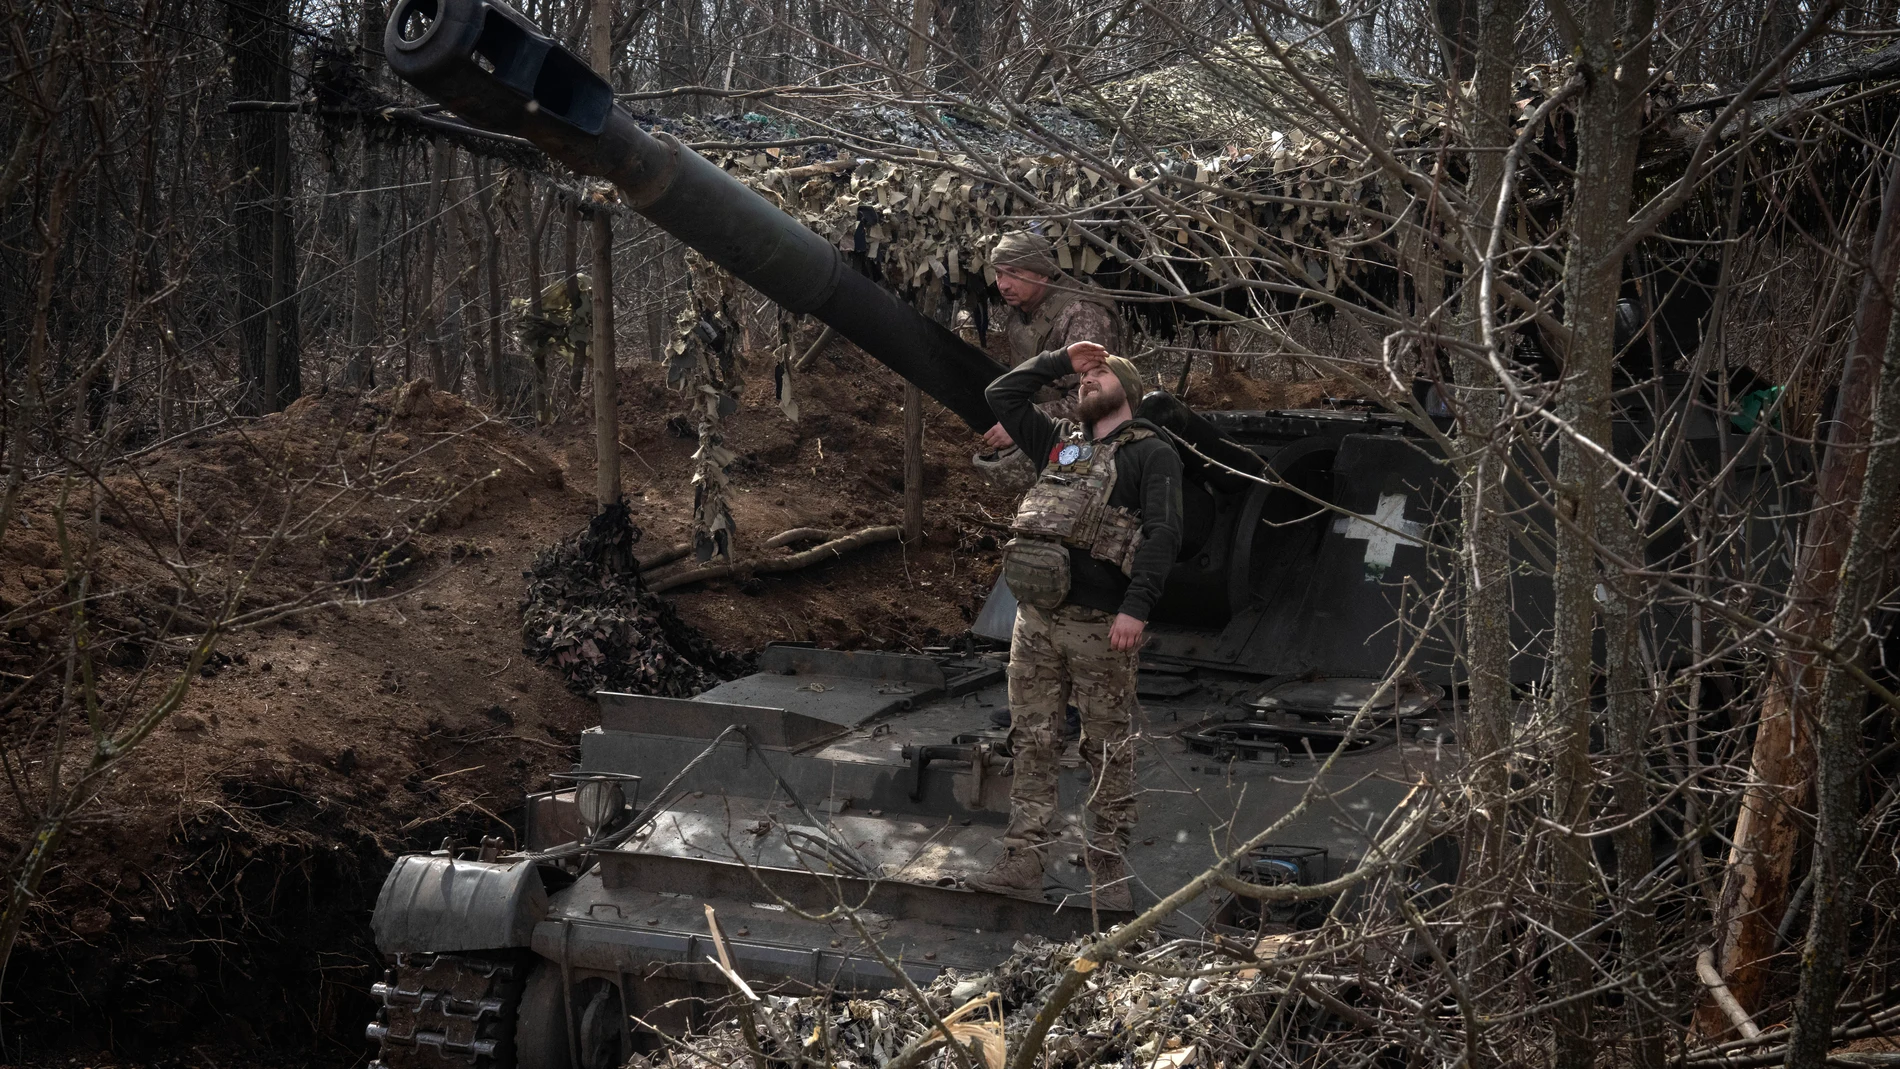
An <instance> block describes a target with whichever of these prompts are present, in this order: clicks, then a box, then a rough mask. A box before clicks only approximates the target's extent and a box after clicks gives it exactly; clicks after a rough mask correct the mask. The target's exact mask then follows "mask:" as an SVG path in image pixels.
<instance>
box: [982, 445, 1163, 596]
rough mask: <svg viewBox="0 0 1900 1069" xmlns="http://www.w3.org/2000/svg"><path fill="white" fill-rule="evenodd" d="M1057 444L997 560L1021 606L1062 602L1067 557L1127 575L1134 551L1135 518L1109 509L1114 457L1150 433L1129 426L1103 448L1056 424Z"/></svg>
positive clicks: (1066, 587)
mask: <svg viewBox="0 0 1900 1069" xmlns="http://www.w3.org/2000/svg"><path fill="white" fill-rule="evenodd" d="M1056 436H1057V441H1056V445H1055V448H1053V449H1051V450H1049V457H1048V460H1047V462H1046V463H1045V464H1044V465H1043V468H1042V474H1041V475H1040V476H1039V477H1038V478H1037V479H1036V484H1035V485H1034V486H1032V487H1030V488H1029V492H1028V493H1027V494H1024V495H1023V503H1022V505H1021V506H1020V507H1019V508H1017V510H1016V520H1015V522H1014V523H1012V524H1010V530H1011V531H1013V532H1014V533H1015V535H1016V537H1015V538H1013V539H1011V540H1010V542H1009V545H1008V546H1006V547H1005V548H1004V553H1003V580H1004V581H1005V582H1007V583H1008V584H1009V590H1010V593H1012V594H1014V595H1016V600H1017V601H1019V602H1022V603H1023V604H1025V605H1033V606H1035V607H1036V608H1039V609H1044V610H1048V609H1054V608H1056V607H1057V606H1059V605H1061V604H1062V602H1063V599H1065V598H1067V597H1068V596H1069V550H1070V549H1072V548H1073V549H1081V550H1087V551H1088V554H1089V556H1091V557H1094V558H1095V559H1096V560H1099V561H1103V562H1106V563H1108V564H1113V565H1114V566H1116V567H1117V568H1120V569H1121V570H1122V574H1123V575H1131V574H1133V572H1134V566H1135V549H1136V547H1138V546H1139V545H1140V544H1141V517H1140V516H1138V515H1136V514H1135V512H1134V511H1133V510H1131V509H1125V508H1122V507H1120V506H1117V505H1110V504H1109V503H1108V498H1109V495H1111V494H1113V493H1114V492H1115V453H1116V452H1117V451H1118V450H1119V449H1120V448H1121V447H1122V446H1124V445H1126V444H1128V443H1130V442H1138V441H1141V440H1142V439H1143V438H1153V437H1154V436H1155V432H1154V431H1152V430H1149V429H1148V428H1146V427H1141V426H1138V425H1136V424H1135V423H1133V422H1132V421H1131V422H1129V423H1127V424H1124V425H1123V429H1117V430H1116V432H1115V433H1113V434H1111V435H1110V436H1109V437H1108V440H1107V441H1102V442H1091V441H1089V440H1088V436H1087V434H1086V433H1084V431H1083V429H1082V425H1081V424H1079V423H1076V422H1074V421H1072V420H1066V419H1065V420H1059V421H1057V423H1056Z"/></svg>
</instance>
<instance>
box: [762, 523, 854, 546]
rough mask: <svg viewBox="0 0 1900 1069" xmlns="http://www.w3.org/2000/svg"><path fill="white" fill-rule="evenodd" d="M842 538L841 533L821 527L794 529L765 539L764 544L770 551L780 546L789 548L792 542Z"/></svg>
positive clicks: (827, 540) (826, 540) (825, 540)
mask: <svg viewBox="0 0 1900 1069" xmlns="http://www.w3.org/2000/svg"><path fill="white" fill-rule="evenodd" d="M843 537H844V532H843V531H833V530H827V529H826V528H823V527H794V528H792V529H791V530H789V531H780V532H779V533H778V534H775V535H773V536H772V537H770V538H768V539H766V540H765V544H766V546H768V547H769V548H771V549H777V548H779V547H780V546H789V545H791V544H792V543H794V542H829V541H832V540H833V539H836V538H843Z"/></svg>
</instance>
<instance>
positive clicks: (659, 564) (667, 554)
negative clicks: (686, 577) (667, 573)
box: [640, 542, 693, 572]
mask: <svg viewBox="0 0 1900 1069" xmlns="http://www.w3.org/2000/svg"><path fill="white" fill-rule="evenodd" d="M692 552H693V544H692V543H691V542H681V543H678V544H677V545H674V546H670V547H668V548H666V549H663V550H661V551H659V552H658V553H655V554H654V555H653V556H651V557H648V558H646V559H645V560H642V561H641V562H640V570H641V571H642V572H650V571H653V570H654V569H656V568H664V567H666V566H667V565H669V564H671V563H673V562H674V561H677V560H684V559H685V558H686V557H687V556H689V555H690V554H691V553H692Z"/></svg>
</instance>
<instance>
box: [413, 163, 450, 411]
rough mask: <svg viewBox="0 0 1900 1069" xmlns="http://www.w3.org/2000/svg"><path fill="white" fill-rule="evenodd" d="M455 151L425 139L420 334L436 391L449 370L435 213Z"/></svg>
mask: <svg viewBox="0 0 1900 1069" xmlns="http://www.w3.org/2000/svg"><path fill="white" fill-rule="evenodd" d="M454 151H455V149H454V147H453V146H451V145H447V144H444V143H443V141H442V139H441V138H439V137H432V138H430V139H429V199H428V202H427V203H428V207H427V208H425V209H424V210H423V213H422V323H421V324H420V326H421V329H422V336H423V338H424V340H425V343H426V344H427V345H428V347H429V377H430V378H432V379H434V380H435V386H436V389H438V390H446V389H448V387H449V369H448V364H447V362H446V360H445V359H444V356H443V353H442V296H441V295H442V289H441V287H440V286H438V285H437V284H436V278H435V259H436V241H437V238H436V232H437V227H438V220H437V218H436V217H437V216H439V215H441V214H442V186H443V185H444V184H445V183H446V182H447V181H448V178H449V159H450V156H451V154H452V153H453V152H454Z"/></svg>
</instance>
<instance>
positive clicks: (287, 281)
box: [224, 0, 301, 415]
mask: <svg viewBox="0 0 1900 1069" xmlns="http://www.w3.org/2000/svg"><path fill="white" fill-rule="evenodd" d="M289 11H290V9H289V7H288V6H287V4H286V3H285V0H263V2H261V3H255V4H253V3H246V2H239V0H227V3H226V4H225V5H224V14H225V44H226V48H227V49H228V51H229V53H230V57H231V93H232V96H233V97H234V98H237V99H251V100H283V99H286V98H287V97H288V96H289V95H290V69H291V64H290V37H289V33H288V31H287V30H286V28H285V27H287V26H288V25H289ZM231 128H232V134H233V138H232V142H233V143H232V160H231V163H232V171H233V174H234V176H235V178H236V188H235V189H234V190H233V191H232V193H233V200H234V202H235V205H236V207H235V209H234V211H233V212H232V222H233V224H234V231H235V234H234V236H235V239H236V240H235V246H234V252H235V253H236V257H235V259H234V261H233V263H232V269H233V270H234V271H235V272H236V274H237V287H236V288H237V320H238V331H237V333H238V342H239V354H238V381H239V384H240V392H239V396H238V410H239V411H240V412H243V413H246V414H248V415H259V414H261V413H264V412H274V411H276V410H278V409H280V408H282V407H283V406H284V405H285V404H288V403H289V402H291V401H293V400H295V399H296V398H297V397H298V395H299V394H300V393H301V388H300V387H301V374H300V365H301V361H300V354H299V352H298V336H297V303H296V277H297V276H296V248H295V235H296V230H295V228H294V226H293V225H292V220H291V212H290V203H289V192H290V189H291V175H290V169H291V167H292V166H293V165H294V163H295V159H294V157H293V155H292V153H291V151H290V127H289V119H288V117H287V116H283V115H273V114H271V113H268V112H240V113H237V114H235V115H232V116H231ZM273 365H274V366H273ZM267 368H269V370H267ZM266 379H275V385H276V392H275V394H271V393H267V391H266Z"/></svg>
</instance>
